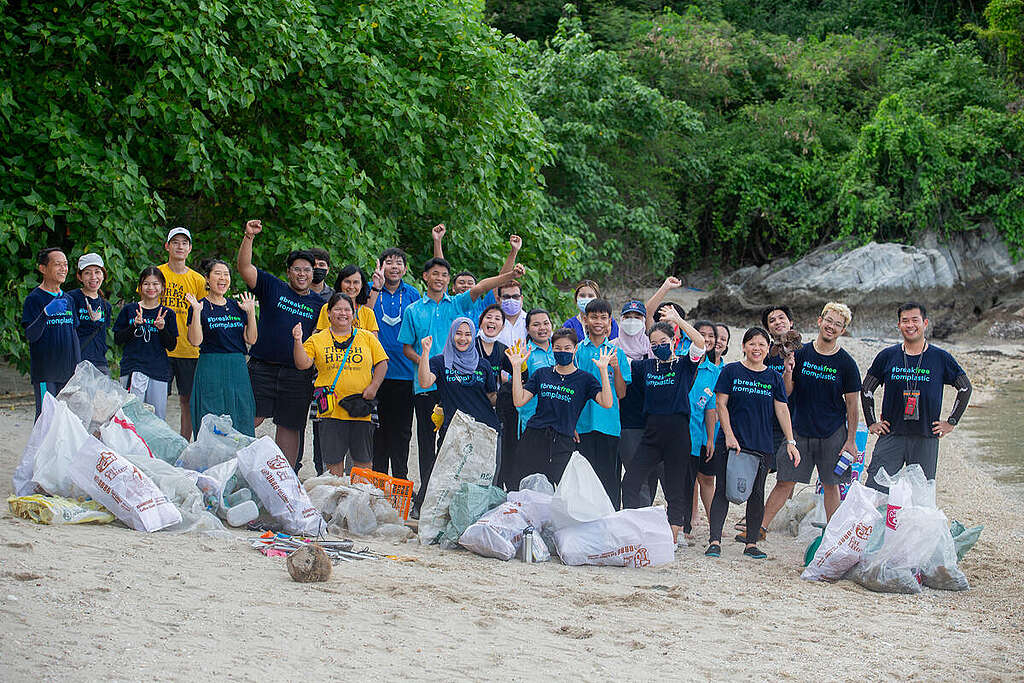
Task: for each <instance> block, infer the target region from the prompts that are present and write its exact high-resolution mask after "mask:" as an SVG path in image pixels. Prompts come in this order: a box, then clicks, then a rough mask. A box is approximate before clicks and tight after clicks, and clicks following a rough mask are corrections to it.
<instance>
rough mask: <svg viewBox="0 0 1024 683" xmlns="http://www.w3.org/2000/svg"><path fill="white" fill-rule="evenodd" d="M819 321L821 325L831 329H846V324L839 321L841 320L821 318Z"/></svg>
mask: <svg viewBox="0 0 1024 683" xmlns="http://www.w3.org/2000/svg"><path fill="white" fill-rule="evenodd" d="M821 321H822V322H823V323H825V324H826V325H831V326H832V327H838V328H839V329H842V328H844V327H846V323H845V322H843V321H841V320H833V319H832V318H822V320H821Z"/></svg>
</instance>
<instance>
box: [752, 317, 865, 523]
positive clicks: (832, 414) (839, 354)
mask: <svg viewBox="0 0 1024 683" xmlns="http://www.w3.org/2000/svg"><path fill="white" fill-rule="evenodd" d="M852 318H853V314H852V313H851V312H850V309H849V307H848V306H846V304H841V303H836V302H829V303H827V304H825V307H824V308H823V309H822V311H821V315H819V316H818V336H817V337H816V338H815V339H814V341H810V342H807V343H806V344H804V346H803V348H801V349H800V350H799V351H797V352H796V353H795V354H793V355H794V367H793V373H792V375H791V376H790V377H787V378H786V393H787V394H788V395H789V405H790V411H791V412H792V414H793V432H794V433H795V434H796V447H797V450H799V451H800V456H801V457H800V464H799V465H794V464H793V462H792V461H791V460H790V459H789V458H786V457H784V455H783V454H782V451H779V453H777V454H776V462H777V463H778V468H779V473H778V480H777V483H776V484H775V488H774V489H772V492H771V494H769V496H768V500H767V501H766V502H765V505H764V520H763V521H762V526H764V528H766V529H767V528H768V525H769V524H770V523H771V521H772V519H773V518H774V517H775V515H776V514H777V513H778V512H779V510H781V509H782V505H783V504H784V503H785V502H786V501H787V500H788V499H789V497H790V496H791V495H792V493H793V487H794V486H795V485H796V482H802V483H804V484H809V483H810V482H811V470H813V469H814V468H815V467H816V468H817V469H818V479H819V480H820V481H821V487H822V490H823V492H824V494H825V515H826V517H827V518H828V519H831V518H832V513H834V512H835V511H836V508H838V507H839V481H840V479H841V477H840V476H839V475H837V474H836V473H835V468H836V463H838V462H839V456H840V454H841V453H844V452H845V453H848V454H849V455H850V456H855V455H856V454H857V443H856V435H857V422H858V420H859V419H860V406H859V405H858V401H859V400H860V369H859V368H858V367H857V361H855V360H854V359H853V356H851V355H850V354H849V353H847V352H846V350H845V349H842V348H840V346H839V337H840V336H842V334H843V332H845V331H846V327H847V325H849V324H850V321H851V320H852Z"/></svg>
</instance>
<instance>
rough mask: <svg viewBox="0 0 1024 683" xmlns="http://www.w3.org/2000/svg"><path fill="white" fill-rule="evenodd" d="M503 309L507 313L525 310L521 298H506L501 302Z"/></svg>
mask: <svg viewBox="0 0 1024 683" xmlns="http://www.w3.org/2000/svg"><path fill="white" fill-rule="evenodd" d="M501 310H502V311H503V312H504V313H505V315H519V311H521V310H523V302H522V300H520V299H504V300H502V302H501Z"/></svg>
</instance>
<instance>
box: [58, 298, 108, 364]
mask: <svg viewBox="0 0 1024 683" xmlns="http://www.w3.org/2000/svg"><path fill="white" fill-rule="evenodd" d="M68 296H70V297H71V300H72V301H74V302H75V317H77V318H78V342H79V344H80V345H81V347H82V360H87V361H89V362H90V363H92V364H93V365H95V366H96V367H98V368H105V367H107V328H109V327H110V323H111V320H110V318H111V316H112V315H113V309H112V308H111V307H110V302H109V301H107V300H106V299H104V298H103V297H99V296H98V297H95V298H93V297H91V296H90V297H86V296H85V293H84V292H83V291H82V290H81V289H73V290H71V291H70V292H68ZM87 298H88V300H89V306H92V310H93V311H94V312H95V311H99V313H100V319H99V320H93V319H92V316H90V315H89V309H88V308H87V307H86V305H85V300H86V299H87Z"/></svg>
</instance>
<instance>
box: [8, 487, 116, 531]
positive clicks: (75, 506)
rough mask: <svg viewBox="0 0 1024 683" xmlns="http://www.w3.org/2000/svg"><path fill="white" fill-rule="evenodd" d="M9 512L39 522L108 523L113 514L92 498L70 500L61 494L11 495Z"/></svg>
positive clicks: (111, 519)
mask: <svg viewBox="0 0 1024 683" xmlns="http://www.w3.org/2000/svg"><path fill="white" fill-rule="evenodd" d="M7 506H8V507H9V508H10V510H11V514H13V515H16V516H18V517H22V518H24V519H31V520H32V521H33V522H39V523H40V524H108V523H110V522H113V521H114V515H112V514H110V513H109V512H107V509H106V508H105V507H103V506H102V505H100V504H99V503H97V502H96V501H94V500H72V499H71V498H65V497H63V496H44V495H41V494H36V495H32V496H11V497H10V498H8V499H7Z"/></svg>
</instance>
